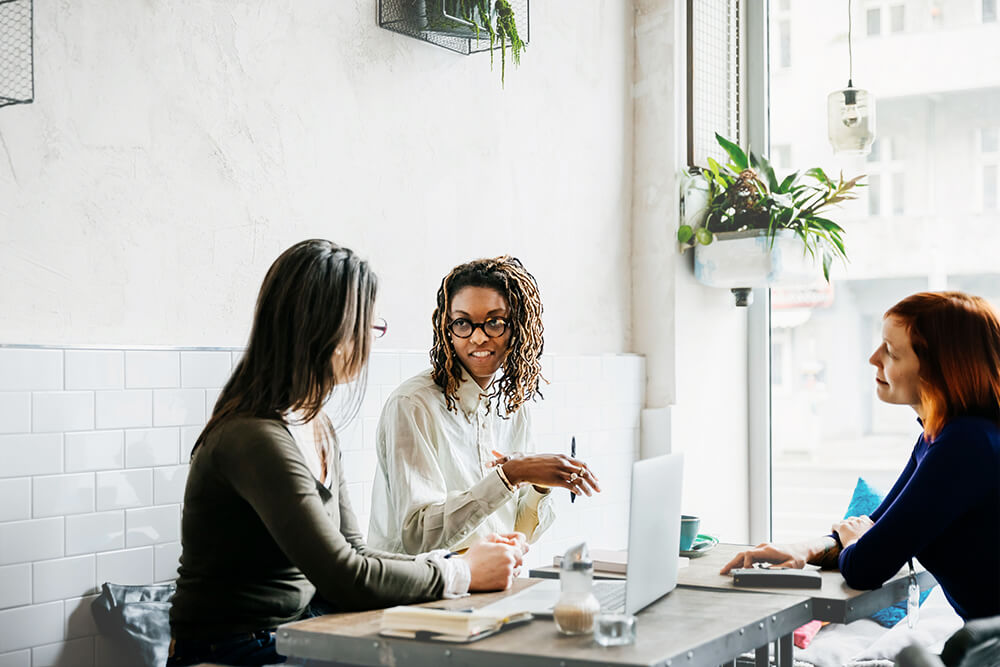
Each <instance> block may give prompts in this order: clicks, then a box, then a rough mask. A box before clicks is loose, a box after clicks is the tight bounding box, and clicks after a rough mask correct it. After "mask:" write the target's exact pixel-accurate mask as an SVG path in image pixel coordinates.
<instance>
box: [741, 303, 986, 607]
mask: <svg viewBox="0 0 1000 667" xmlns="http://www.w3.org/2000/svg"><path fill="white" fill-rule="evenodd" d="M868 361H869V362H870V363H871V364H872V365H873V366H874V367H875V386H876V389H875V390H876V393H877V394H878V397H879V399H880V400H882V401H884V402H886V403H894V404H901V405H909V406H911V407H912V408H913V409H914V411H916V413H917V415H918V417H919V421H920V423H921V425H922V426H923V433H921V435H920V437H919V438H918V439H917V444H916V446H915V447H914V448H913V454H912V455H911V456H910V461H909V462H908V463H907V465H906V468H905V469H904V470H903V472H902V474H901V475H900V476H899V479H898V480H896V483H895V485H893V487H892V490H891V491H890V492H889V495H888V496H886V498H885V500H884V501H883V502H882V504H881V505H879V507H878V509H876V510H875V511H874V512H873V513H872V515H871V517H867V516H859V517H850V518H847V519H844V520H843V521H838V522H837V523H835V524H833V535H832V536H828V537H823V538H819V539H818V540H815V541H812V542H806V543H800V544H794V545H781V546H779V545H771V544H762V545H760V546H758V547H756V548H754V549H750V550H748V551H745V552H743V553H741V554H739V555H738V556H736V557H735V558H734V559H733V560H732V561H730V562H729V564H727V565H726V567H725V568H723V571H722V572H723V574H725V573H726V572H728V571H729V570H730V569H732V568H734V567H747V566H749V565H750V564H752V563H753V562H754V561H767V562H772V563H782V564H783V565H786V566H792V567H803V566H804V564H805V563H806V562H810V563H816V564H824V563H831V564H836V565H839V567H840V571H841V573H842V574H843V575H844V580H845V581H846V582H847V585H848V586H850V587H852V588H857V589H869V588H877V587H879V586H881V585H882V584H883V583H884V582H885V581H886V580H888V579H889V578H891V577H892V576H893V575H895V574H896V573H897V572H898V571H899V569H900V568H901V567H903V565H905V564H906V562H907V561H908V560H909V559H910V558H914V557H916V558H918V559H920V562H921V564H922V565H923V566H924V567H925V568H927V570H928V571H930V573H931V574H933V575H934V578H935V579H937V581H938V583H939V584H941V588H942V590H943V591H944V593H945V596H946V597H947V598H948V601H949V602H950V603H951V605H952V607H954V608H955V611H956V612H958V614H959V615H960V616H961V617H962V618H963V619H966V620H968V619H972V618H981V617H984V616H993V615H996V614H1000V319H998V317H997V313H996V312H995V311H994V310H993V308H991V307H990V305H989V304H988V303H987V302H986V301H985V300H983V299H981V298H979V297H975V296H969V295H967V294H963V293H961V292H921V293H919V294H914V295H912V296H909V297H907V298H905V299H903V300H902V301H900V302H899V303H897V304H896V305H895V306H893V307H892V308H890V309H889V310H888V311H887V312H886V314H885V317H884V319H883V321H882V344H881V345H879V347H878V349H876V350H875V352H874V353H873V354H872V356H871V358H870V359H869V360H868ZM970 540H971V543H970ZM959 552H962V553H965V554H970V555H971V554H974V559H973V560H972V561H970V560H969V558H967V557H964V556H962V555H960V554H959ZM838 554H839V555H838ZM834 556H836V561H834Z"/></svg>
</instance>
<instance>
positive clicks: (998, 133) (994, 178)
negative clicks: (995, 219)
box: [978, 127, 1000, 213]
mask: <svg viewBox="0 0 1000 667" xmlns="http://www.w3.org/2000/svg"><path fill="white" fill-rule="evenodd" d="M978 135H979V142H978V144H979V162H980V164H981V165H982V166H981V169H980V173H981V174H982V183H981V185H980V190H981V192H982V195H981V201H982V203H983V212H984V213H990V212H995V211H997V209H998V206H1000V202H998V197H997V192H998V190H1000V128H997V127H984V128H980V130H979V132H978Z"/></svg>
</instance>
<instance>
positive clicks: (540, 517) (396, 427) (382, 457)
mask: <svg viewBox="0 0 1000 667" xmlns="http://www.w3.org/2000/svg"><path fill="white" fill-rule="evenodd" d="M462 372H463V382H462V383H461V385H460V386H459V389H458V400H457V401H456V407H457V408H458V411H457V413H456V412H454V411H449V410H448V408H447V405H446V403H445V397H444V391H443V390H442V389H441V388H440V387H438V386H437V385H436V384H435V383H434V380H433V379H431V370H430V369H427V370H425V371H424V372H422V373H420V374H418V375H416V376H414V377H412V378H410V379H409V380H407V381H406V382H404V383H403V384H401V385H400V386H399V387H397V388H396V390H395V391H394V392H393V393H392V395H391V396H390V397H389V400H388V401H387V402H386V404H385V407H383V409H382V416H381V417H380V418H379V424H378V431H377V435H376V447H377V450H378V470H377V471H376V473H375V484H374V487H373V489H372V508H371V518H370V523H369V529H368V542H369V544H370V545H371V546H373V547H375V548H376V549H383V550H385V551H395V552H399V553H410V554H416V553H420V552H423V551H430V550H431V549H451V550H453V551H460V550H462V549H466V548H468V547H469V546H471V545H472V544H475V543H476V542H478V541H480V540H482V539H483V537H484V536H486V535H488V534H489V533H509V532H511V531H514V530H516V531H520V532H522V533H524V534H525V535H526V536H527V537H528V541H529V542H534V541H535V540H536V539H537V538H538V537H539V536H540V535H541V534H542V533H543V532H544V531H545V530H546V529H547V528H548V527H549V526H550V525H551V524H552V521H553V519H554V518H555V515H554V513H553V510H552V500H551V498H550V494H547V493H546V494H542V493H539V492H538V491H537V490H536V489H535V488H534V487H533V486H532V485H530V484H529V485H525V486H524V487H522V488H520V489H514V490H513V491H511V490H510V489H508V488H507V485H506V484H505V483H504V481H503V480H502V479H501V478H500V475H499V474H498V473H497V470H496V468H492V467H487V464H488V463H490V462H492V461H493V460H494V459H495V458H496V457H495V456H494V455H493V452H492V450H497V451H499V452H500V453H502V454H513V453H532V452H533V451H534V445H533V442H532V438H531V417H530V414H529V412H528V407H527V406H526V405H522V406H521V408H520V409H518V411H517V412H515V413H514V414H513V415H511V416H510V418H509V419H504V418H503V417H500V416H498V415H497V413H496V409H495V407H494V406H493V405H490V402H489V401H488V400H487V398H486V394H485V393H484V392H483V390H481V389H480V387H479V385H478V384H476V382H475V381H474V380H473V379H472V378H471V377H470V376H469V375H468V373H466V372H465V369H462Z"/></svg>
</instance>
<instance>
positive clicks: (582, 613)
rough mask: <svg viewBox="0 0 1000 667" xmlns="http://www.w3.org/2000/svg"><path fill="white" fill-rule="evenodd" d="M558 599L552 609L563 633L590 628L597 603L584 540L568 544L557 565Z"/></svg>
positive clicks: (591, 566)
mask: <svg viewBox="0 0 1000 667" xmlns="http://www.w3.org/2000/svg"><path fill="white" fill-rule="evenodd" d="M559 588H560V589H561V593H560V594H559V601H558V602H556V606H555V608H554V609H553V610H552V617H553V620H554V621H555V622H556V628H558V629H559V632H561V633H562V634H564V635H582V634H588V633H591V632H593V631H594V620H595V619H596V618H597V615H598V614H600V613H601V604H600V603H599V602H598V601H597V598H596V597H594V591H593V588H594V561H592V560H591V559H590V552H589V551H588V550H587V544H586V543H585V542H583V543H580V544H578V545H576V546H575V547H570V548H569V549H567V550H566V553H565V554H563V558H562V562H561V563H560V564H559Z"/></svg>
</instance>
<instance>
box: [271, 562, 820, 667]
mask: <svg viewBox="0 0 1000 667" xmlns="http://www.w3.org/2000/svg"><path fill="white" fill-rule="evenodd" d="M533 583H534V582H532V581H531V580H528V579H519V580H518V581H517V582H516V583H515V586H514V589H513V590H514V591H516V590H520V589H522V588H524V587H526V586H530V585H532V584H533ZM508 594H509V593H491V594H485V595H475V596H473V597H471V598H468V597H466V598H460V599H457V600H442V601H438V602H434V603H429V604H432V605H433V606H439V607H440V606H445V607H455V608H462V607H468V606H470V602H471V605H472V606H482V605H484V604H488V603H489V602H492V601H493V600H495V599H497V598H498V597H502V596H504V595H508ZM812 615H813V609H812V603H811V601H810V600H809V599H808V597H807V596H798V597H796V596H791V595H773V594H767V593H748V594H745V595H736V596H734V595H733V594H731V593H726V592H721V591H711V590H699V589H685V588H677V589H675V590H674V591H673V592H672V593H670V594H669V595H667V596H665V597H664V598H662V599H660V600H658V601H657V602H655V603H653V604H652V605H650V606H649V607H648V608H647V609H645V610H643V612H641V613H640V614H639V616H638V623H639V626H638V639H637V641H636V643H635V644H634V645H632V646H623V647H611V648H602V647H600V646H598V645H597V644H596V643H594V641H593V638H591V637H590V636H580V637H562V636H559V635H558V634H557V633H556V631H555V628H554V626H553V625H552V622H551V621H547V620H536V621H534V622H533V623H530V624H528V625H525V626H521V627H516V628H512V629H510V630H508V631H506V632H503V633H500V634H498V635H495V636H493V637H488V638H485V639H482V640H480V641H477V642H473V643H470V644H448V643H442V642H431V641H416V640H412V639H398V638H390V637H382V636H380V635H379V634H378V628H379V623H380V616H381V612H380V611H370V612H358V613H353V614H334V615H329V616H322V617H319V618H314V619H309V620H305V621H298V622H295V623H290V624H287V625H283V626H281V627H280V628H279V630H278V635H277V642H278V651H279V653H281V654H283V655H287V656H289V657H291V658H306V659H309V660H310V661H311V662H310V665H312V664H315V663H313V662H312V661H329V660H336V661H337V663H338V664H344V663H347V664H354V665H419V666H427V667H431V666H434V667H437V666H439V665H447V666H448V667H458V666H464V665H468V666H470V667H509V665H511V664H514V663H516V664H517V665H524V666H525V667H593V666H595V665H598V664H600V665H621V666H623V667H640V666H641V667H654V666H655V667H707V666H714V665H735V664H736V659H737V658H738V657H739V656H741V655H743V654H745V653H747V652H750V651H753V652H754V655H755V664H756V665H757V666H758V667H766V666H767V665H768V651H769V646H770V644H771V643H772V642H774V645H775V649H776V658H777V664H778V666H779V667H791V665H792V632H793V631H794V630H795V628H797V627H799V626H801V625H802V624H804V623H806V622H808V621H809V620H810V619H811V618H812ZM658 628H662V629H663V631H661V632H657V629H658ZM326 664H330V663H326Z"/></svg>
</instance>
